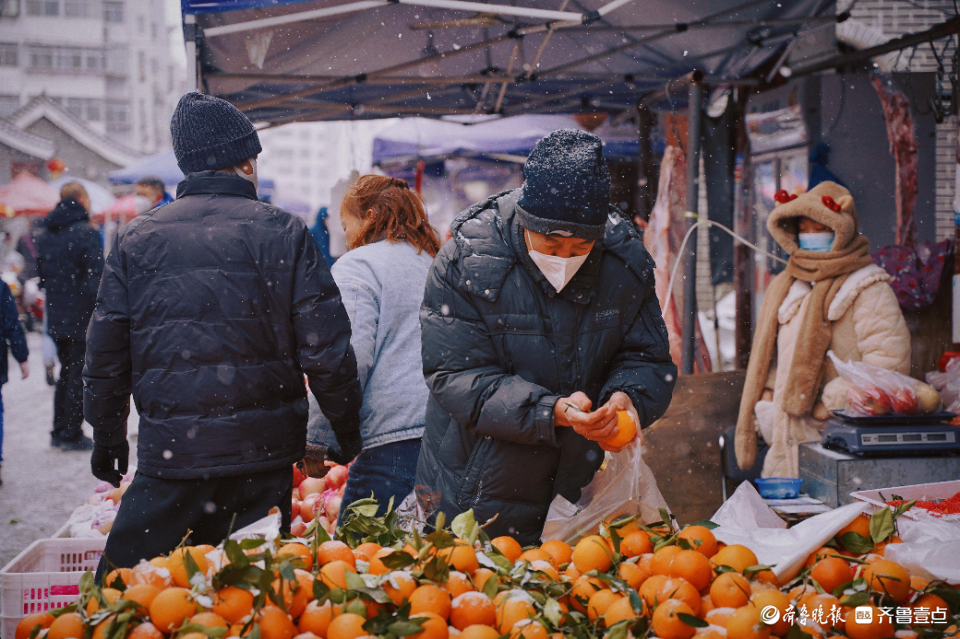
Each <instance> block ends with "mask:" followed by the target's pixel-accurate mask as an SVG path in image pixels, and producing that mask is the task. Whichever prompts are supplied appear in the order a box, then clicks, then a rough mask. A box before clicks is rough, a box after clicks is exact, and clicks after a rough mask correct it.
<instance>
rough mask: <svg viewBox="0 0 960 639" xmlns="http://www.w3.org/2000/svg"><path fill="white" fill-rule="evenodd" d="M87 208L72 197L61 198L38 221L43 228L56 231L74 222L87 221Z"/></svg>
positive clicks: (88, 215) (88, 216) (88, 218)
mask: <svg viewBox="0 0 960 639" xmlns="http://www.w3.org/2000/svg"><path fill="white" fill-rule="evenodd" d="M89 221H90V214H89V213H87V209H85V208H83V206H82V205H81V204H80V203H79V202H77V201H76V200H74V199H68V200H61V201H60V203H59V204H57V206H56V207H54V209H53V210H52V211H50V212H49V213H47V216H46V217H45V218H43V220H42V221H41V222H40V223H41V224H42V225H43V226H44V227H45V228H47V229H49V230H51V231H53V232H57V231H59V230H60V229H62V228H64V227H67V226H70V225H71V224H73V223H75V222H89Z"/></svg>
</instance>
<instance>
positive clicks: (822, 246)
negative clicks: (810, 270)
mask: <svg viewBox="0 0 960 639" xmlns="http://www.w3.org/2000/svg"><path fill="white" fill-rule="evenodd" d="M833 238H834V234H833V233H798V234H797V243H798V244H799V245H800V248H802V249H803V250H804V251H816V252H817V253H826V252H827V251H829V250H830V247H832V246H833Z"/></svg>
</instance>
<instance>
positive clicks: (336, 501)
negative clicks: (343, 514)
mask: <svg viewBox="0 0 960 639" xmlns="http://www.w3.org/2000/svg"><path fill="white" fill-rule="evenodd" d="M340 503H341V499H340V498H339V497H330V498H329V499H327V502H326V503H325V504H324V505H323V514H325V515H326V516H327V519H329V520H331V521H336V520H337V516H338V515H339V514H340Z"/></svg>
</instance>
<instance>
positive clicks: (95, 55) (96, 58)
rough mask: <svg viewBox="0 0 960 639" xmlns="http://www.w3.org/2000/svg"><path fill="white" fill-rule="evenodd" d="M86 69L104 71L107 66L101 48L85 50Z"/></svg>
mask: <svg viewBox="0 0 960 639" xmlns="http://www.w3.org/2000/svg"><path fill="white" fill-rule="evenodd" d="M85 57H86V68H87V71H104V70H105V69H106V68H107V59H106V57H107V56H106V54H105V53H104V52H103V50H101V49H87V50H86V51H85Z"/></svg>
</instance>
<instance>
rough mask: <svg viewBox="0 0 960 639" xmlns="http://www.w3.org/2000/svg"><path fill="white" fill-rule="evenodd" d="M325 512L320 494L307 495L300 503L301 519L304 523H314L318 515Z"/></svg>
mask: <svg viewBox="0 0 960 639" xmlns="http://www.w3.org/2000/svg"><path fill="white" fill-rule="evenodd" d="M322 512H323V501H321V499H320V493H312V494H310V495H307V497H306V499H304V500H303V501H301V502H300V517H301V518H302V519H303V520H304V521H313V520H314V519H316V517H317V514H318V513H320V514H322Z"/></svg>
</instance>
